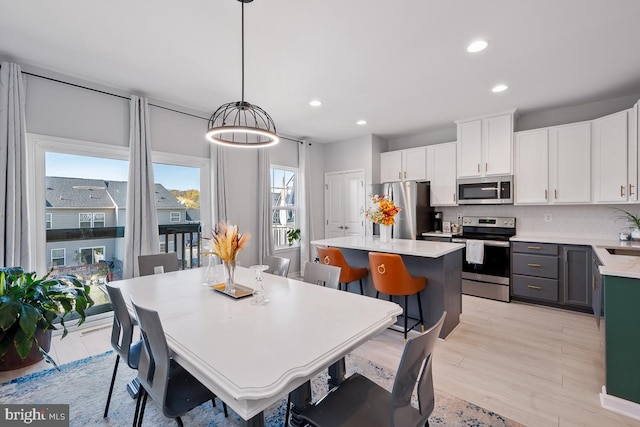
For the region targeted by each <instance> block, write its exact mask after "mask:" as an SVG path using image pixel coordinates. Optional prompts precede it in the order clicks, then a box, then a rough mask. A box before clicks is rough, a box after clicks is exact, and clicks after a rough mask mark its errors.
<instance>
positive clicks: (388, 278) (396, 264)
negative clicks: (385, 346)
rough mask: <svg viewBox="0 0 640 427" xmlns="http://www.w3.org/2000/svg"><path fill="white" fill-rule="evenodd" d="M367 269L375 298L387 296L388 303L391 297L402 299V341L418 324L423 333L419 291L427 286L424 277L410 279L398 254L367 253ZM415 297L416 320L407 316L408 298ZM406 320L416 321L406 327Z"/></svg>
mask: <svg viewBox="0 0 640 427" xmlns="http://www.w3.org/2000/svg"><path fill="white" fill-rule="evenodd" d="M369 268H370V269H371V278H372V279H373V286H374V287H375V288H376V298H378V296H379V295H380V292H382V293H383V294H387V295H389V301H391V299H392V296H394V295H396V296H403V297H404V308H403V309H404V314H403V318H404V340H405V341H406V340H407V332H408V331H409V330H411V329H413V328H415V327H416V326H418V324H422V331H423V332H424V315H423V314H422V299H421V298H420V291H422V290H423V289H424V288H425V287H426V286H427V278H426V277H411V276H410V275H409V272H408V271H407V267H405V265H404V261H402V257H401V256H400V255H398V254H387V253H378V252H369ZM410 295H415V296H416V299H417V300H418V312H419V314H420V318H418V319H416V318H414V317H410V316H409V313H408V311H409V299H408V298H409V296H410ZM408 319H412V320H417V322H416V323H415V324H414V325H413V326H411V327H408V326H407V324H408Z"/></svg>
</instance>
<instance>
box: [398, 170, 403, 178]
mask: <svg viewBox="0 0 640 427" xmlns="http://www.w3.org/2000/svg"><path fill="white" fill-rule="evenodd" d="M398 179H402V171H400V172H398Z"/></svg>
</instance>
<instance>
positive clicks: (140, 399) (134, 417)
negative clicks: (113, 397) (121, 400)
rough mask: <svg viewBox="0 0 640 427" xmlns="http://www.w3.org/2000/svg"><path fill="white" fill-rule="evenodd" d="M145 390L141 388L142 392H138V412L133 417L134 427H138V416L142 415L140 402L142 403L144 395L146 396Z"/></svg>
mask: <svg viewBox="0 0 640 427" xmlns="http://www.w3.org/2000/svg"><path fill="white" fill-rule="evenodd" d="M144 393H145V392H144V388H143V387H142V386H140V390H139V391H138V398H137V399H136V411H135V412H134V415H133V425H132V427H137V424H138V414H139V413H140V402H142V395H143V394H144Z"/></svg>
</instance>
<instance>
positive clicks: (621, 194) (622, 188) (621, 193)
mask: <svg viewBox="0 0 640 427" xmlns="http://www.w3.org/2000/svg"><path fill="white" fill-rule="evenodd" d="M620 197H624V185H621V186H620Z"/></svg>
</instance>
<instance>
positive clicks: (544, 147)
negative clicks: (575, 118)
mask: <svg viewBox="0 0 640 427" xmlns="http://www.w3.org/2000/svg"><path fill="white" fill-rule="evenodd" d="M514 169H515V176H514V181H515V199H514V203H515V204H546V203H548V202H549V131H548V130H547V129H536V130H531V131H525V132H516V134H515V165H514Z"/></svg>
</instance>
